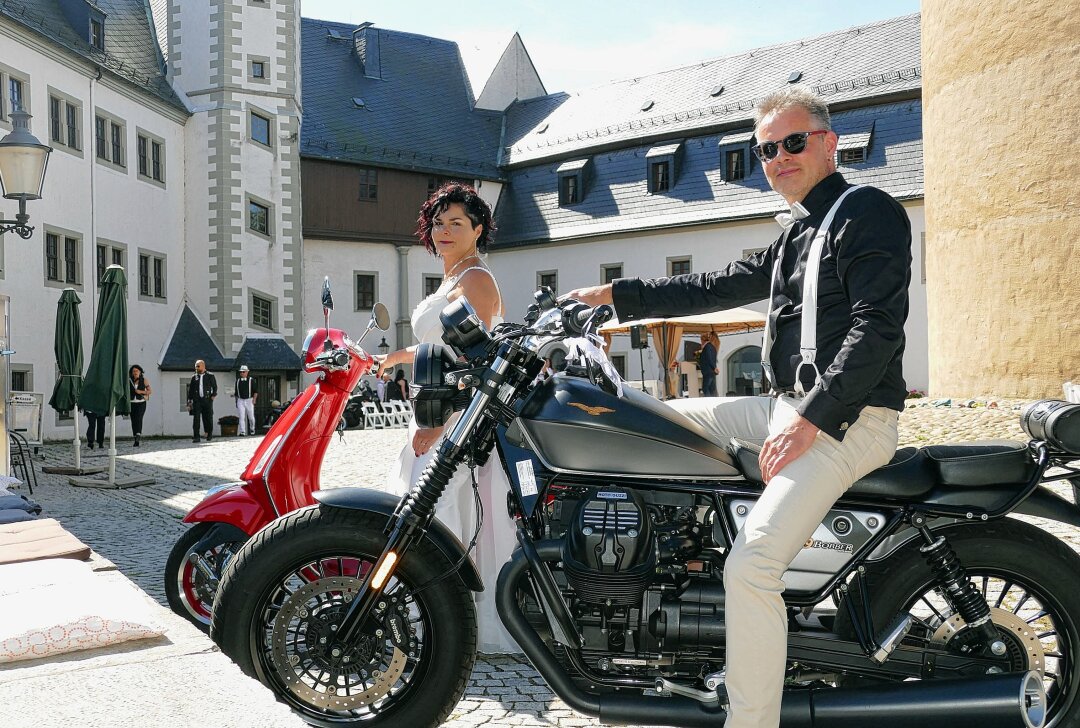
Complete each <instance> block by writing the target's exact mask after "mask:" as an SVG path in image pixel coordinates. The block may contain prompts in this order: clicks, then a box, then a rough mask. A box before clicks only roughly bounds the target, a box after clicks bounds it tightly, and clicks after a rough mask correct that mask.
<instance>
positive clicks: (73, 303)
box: [49, 288, 83, 468]
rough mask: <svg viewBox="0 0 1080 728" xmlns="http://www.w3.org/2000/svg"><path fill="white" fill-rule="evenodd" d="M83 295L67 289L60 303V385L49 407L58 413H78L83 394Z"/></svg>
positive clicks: (55, 344)
mask: <svg viewBox="0 0 1080 728" xmlns="http://www.w3.org/2000/svg"><path fill="white" fill-rule="evenodd" d="M80 303H81V301H80V299H79V294H77V293H76V292H75V289H74V288H65V289H64V292H63V293H61V294H60V301H59V302H58V303H57V304H56V334H55V336H54V338H53V352H54V353H55V354H56V386H55V387H53V393H52V397H51V398H50V399H49V406H50V407H52V408H53V409H54V410H56V411H57V412H74V410H75V408H76V407H77V406H78V404H79V395H80V393H81V392H82V371H83V346H82V321H81V320H80V318H79V304H80ZM74 415H75V467H76V468H78V467H79V466H80V463H79V455H80V453H79V413H78V412H74Z"/></svg>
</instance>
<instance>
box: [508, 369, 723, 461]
mask: <svg viewBox="0 0 1080 728" xmlns="http://www.w3.org/2000/svg"><path fill="white" fill-rule="evenodd" d="M518 423H519V424H520V426H521V429H522V430H523V431H524V432H525V434H526V436H527V438H528V440H529V442H530V443H531V445H532V447H533V448H534V449H535V450H536V451H537V454H538V455H539V457H540V460H541V461H542V462H543V463H544V464H545V465H547V466H548V467H550V468H552V469H553V470H556V471H566V472H576V473H589V474H597V475H613V476H618V475H624V476H627V477H650V478H702V479H707V478H716V477H723V476H735V475H739V471H738V470H737V469H736V468H735V465H734V461H733V459H732V457H731V455H729V454H728V452H727V450H726V449H725V448H724V447H722V446H721V445H718V444H717V443H715V442H713V441H712V440H710V439H709V437H708V435H707V434H706V433H705V431H704V430H703V429H702V428H701V427H700V426H699V425H697V424H696V423H694V422H691V421H690V420H688V419H687V418H686V417H684V416H683V415H681V414H679V413H678V412H676V411H675V410H674V409H672V408H671V407H668V406H667V405H666V404H664V403H663V402H660V401H658V400H656V399H655V398H653V397H651V396H650V395H648V394H646V393H644V392H641V391H639V390H636V389H633V388H631V387H629V386H626V385H624V386H623V396H622V397H617V396H615V395H614V394H610V393H608V392H606V391H604V390H603V389H601V388H600V387H598V386H596V385H594V384H593V383H592V382H590V381H589V380H588V379H585V378H582V377H576V376H570V375H567V374H556V375H555V376H554V377H552V378H550V379H548V380H547V381H546V382H544V383H542V384H540V385H538V386H537V387H536V388H535V389H534V390H533V392H532V393H531V394H530V395H529V398H528V399H527V400H526V401H525V404H524V406H523V407H522V410H521V414H520V416H519V418H518Z"/></svg>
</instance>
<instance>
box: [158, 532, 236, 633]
mask: <svg viewBox="0 0 1080 728" xmlns="http://www.w3.org/2000/svg"><path fill="white" fill-rule="evenodd" d="M217 525H219V524H216V523H213V522H209V521H208V522H203V523H196V524H195V525H194V526H192V527H191V528H189V529H188V530H187V531H185V532H184V535H182V536H181V537H180V538H179V540H177V542H176V544H175V545H174V546H173V548H172V551H170V552H169V558H168V560H167V561H166V562H165V597H166V598H167V599H168V600H169V606H170V607H171V608H172V610H173V611H174V612H176V613H177V614H179V615H180V616H181V617H184V618H185V619H187V620H188V621H189V622H191V623H192V624H194V625H195V626H196V627H198V628H199V629H201V630H202V631H203V632H209V631H210V613H211V612H212V611H213V608H214V594H215V592H216V591H217V587H218V582H219V581H220V579H221V574H222V572H223V571H224V570H225V567H226V566H227V565H228V563H229V560H230V559H232V557H233V556H234V555H235V554H236V552H237V551H239V550H240V547H241V546H242V545H243V543H244V542H243V541H237V540H235V538H234V535H235V532H236V530H235V529H228V531H222V535H221V538H219V539H212V540H211V541H209V542H206V543H202V542H203V541H204V539H205V537H206V535H207V534H208V533H209V532H210V529H212V528H214V527H215V526H217ZM196 547H198V549H199V551H198V553H197V554H196V551H195V549H196ZM193 557H194V560H193Z"/></svg>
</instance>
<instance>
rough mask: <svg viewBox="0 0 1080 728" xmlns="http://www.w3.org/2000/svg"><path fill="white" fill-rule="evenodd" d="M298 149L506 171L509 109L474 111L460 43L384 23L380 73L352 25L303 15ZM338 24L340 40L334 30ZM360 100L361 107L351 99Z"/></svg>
mask: <svg viewBox="0 0 1080 728" xmlns="http://www.w3.org/2000/svg"><path fill="white" fill-rule="evenodd" d="M301 29H302V30H301V32H302V37H301V46H300V47H301V59H302V64H303V69H304V80H303V105H304V120H303V124H302V126H301V129H300V153H301V155H303V156H306V157H317V158H320V159H330V160H335V161H342V162H354V163H360V164H365V163H366V164H373V165H378V166H381V167H392V168H398V169H409V170H418V171H425V172H432V173H437V174H451V175H462V176H468V177H475V178H481V179H499V178H501V177H502V174H501V173H500V171H499V168H498V166H497V164H496V162H497V159H498V149H499V135H500V132H501V128H502V114H500V113H499V112H492V111H483V110H476V109H474V108H473V106H474V104H475V99H474V97H473V91H472V87H471V86H470V84H469V79H468V76H467V75H466V73H465V66H464V64H463V63H462V60H461V54H460V53H459V52H458V47H457V44H456V43H453V42H450V41H446V40H440V39H438V38H430V37H427V36H422V35H414V34H412V33H402V32H399V31H391V30H385V29H381V28H377V29H374V30H377V31H378V33H379V46H380V55H381V76H382V78H381V79H380V78H368V77H366V76H365V75H364V74H363V72H362V70H361V68H360V64H359V61H358V59H357V57H356V55H355V52H354V50H353V40H352V32H353V30H354V29H355V26H352V25H349V24H347V23H334V22H330V21H325V20H312V19H309V18H304V19H303V20H302V21H301ZM331 31H334V32H336V33H337V34H338V35H339V36H341V37H342V38H341V39H340V40H339V39H335V38H332V37H331V35H330V32H331ZM354 98H358V99H362V100H363V102H364V106H363V108H358V107H357V105H356V104H355V103H354V101H353V99H354Z"/></svg>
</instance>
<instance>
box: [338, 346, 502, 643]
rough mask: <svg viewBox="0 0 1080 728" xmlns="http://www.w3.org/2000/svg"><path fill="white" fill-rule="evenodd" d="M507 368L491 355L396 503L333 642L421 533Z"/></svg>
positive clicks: (361, 620)
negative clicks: (447, 431)
mask: <svg viewBox="0 0 1080 728" xmlns="http://www.w3.org/2000/svg"><path fill="white" fill-rule="evenodd" d="M509 368H510V362H509V361H508V360H507V359H505V358H503V357H496V358H495V361H494V362H492V364H491V367H490V369H488V371H487V372H486V373H485V375H484V381H483V382H482V383H481V384H480V386H479V387H478V391H477V393H476V395H475V396H474V397H473V398H472V401H471V402H470V403H469V406H468V407H467V408H466V409H465V413H464V414H463V415H462V417H461V419H460V420H459V421H458V423H457V425H455V426H454V429H453V431H452V432H451V433H450V434H449V435H447V437H446V439H445V440H444V441H443V443H442V445H440V446H439V449H438V451H437V452H436V453H435V457H434V458H433V459H432V461H431V463H430V464H428V466H427V467H426V468H424V472H423V473H422V474H421V475H420V478H419V479H418V480H417V481H416V483H415V484H414V485H413V487H412V488H411V489H410V490H409V492H408V494H406V496H405V498H404V499H403V500H402V502H401V505H399V506H398V508H397V511H396V512H395V518H394V520H393V527H392V529H391V531H390V536H389V539H388V540H387V542H386V547H385V548H384V549H383V552H382V555H380V556H379V560H378V561H376V562H375V567H374V568H373V569H371V571H370V572H369V573H368V575H367V576H366V577H365V578H364V582H363V584H361V586H360V589H359V591H357V593H356V596H355V597H353V600H352V602H350V603H349V609H348V611H346V612H345V616H344V617H343V618H342V621H341V626H340V628H339V629H338V632H337V642H338V645H336V646H344V645H349V644H351V643H352V642H353V641H354V640H355V638H356V637H357V635H359V634H360V633H361V632H362V631H363V627H364V625H365V623H366V622H367V621H368V618H369V616H370V615H371V611H372V609H373V608H374V607H375V605H376V603H377V602H378V601H379V598H380V597H381V596H382V594H383V590H384V589H385V588H386V584H387V583H388V582H389V581H390V577H392V576H393V575H394V572H395V570H396V569H397V567H398V566H399V565H400V564H401V560H402V559H403V558H404V557H405V554H407V553H408V551H409V549H410V548H412V546H413V544H415V543H416V542H417V541H419V540H420V539H422V538H423V537H424V534H425V533H426V532H427V529H428V526H429V525H430V524H431V520H432V519H433V518H434V517H435V505H436V504H437V503H438V502H439V498H440V497H441V496H442V494H443V491H444V490H446V486H447V484H448V483H449V482H450V478H452V477H453V475H454V471H455V470H457V467H458V465H460V464H461V462H462V461H463V460H464V459H465V455H466V452H467V449H468V448H467V444H466V443H468V442H469V439H470V438H471V437H472V436H473V435H474V433H475V431H476V429H477V425H478V423H479V422H480V420H481V418H482V417H483V416H484V413H485V410H486V409H487V407H488V405H489V404H490V403H491V402H492V400H493V399H496V398H497V397H498V394H499V389H498V388H499V385H500V384H501V383H502V381H503V380H504V379H505V378H506V373H507V371H508V370H509Z"/></svg>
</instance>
